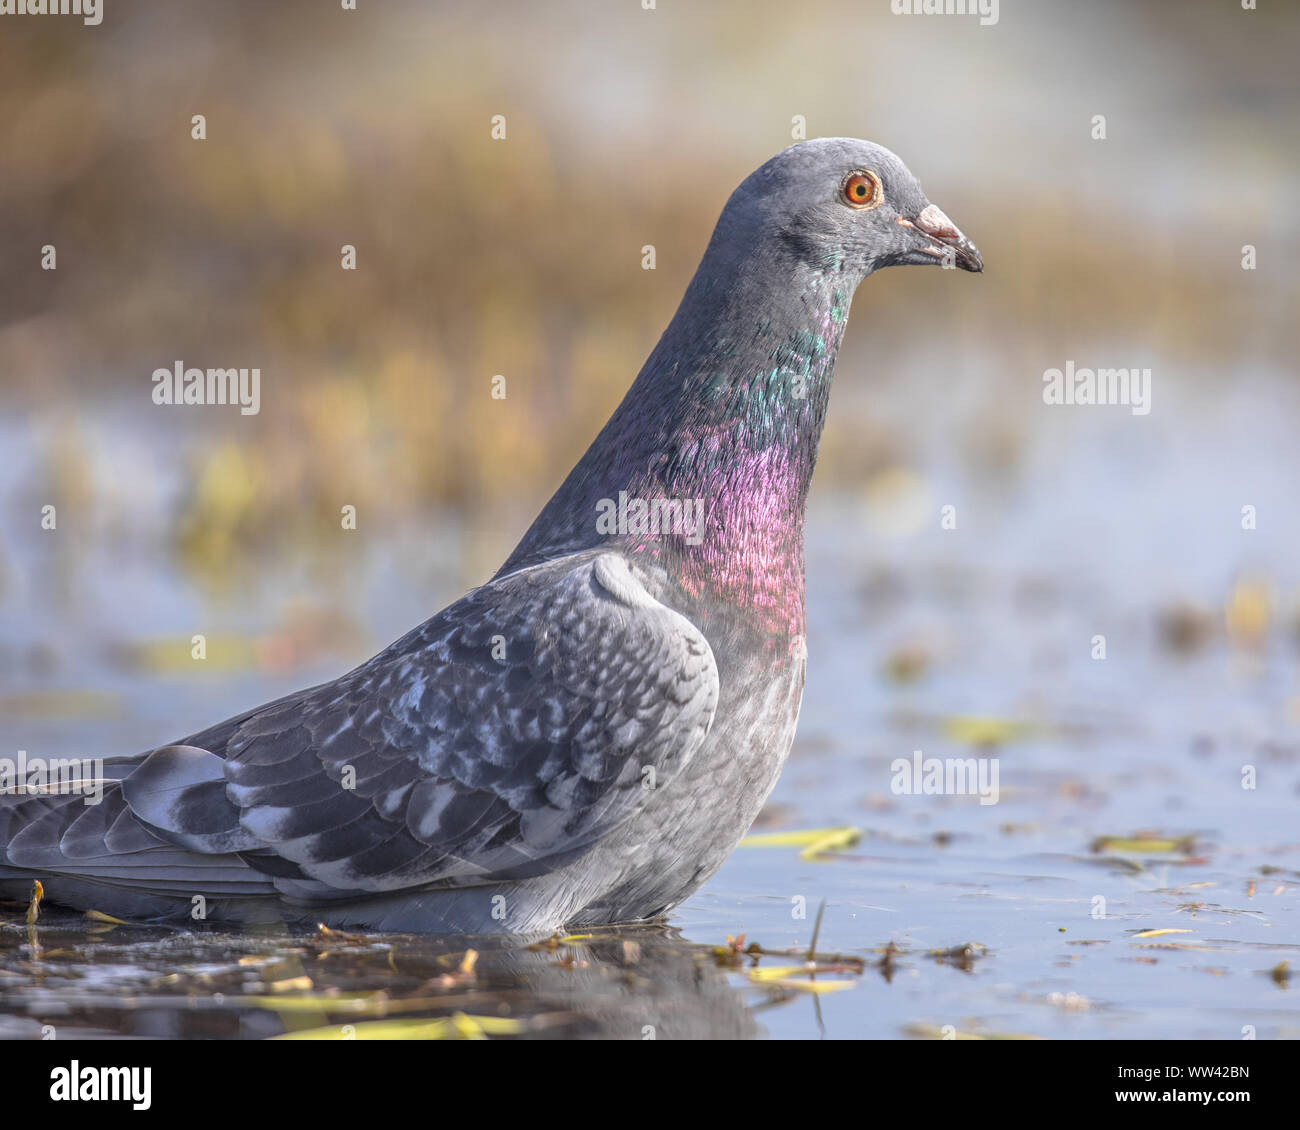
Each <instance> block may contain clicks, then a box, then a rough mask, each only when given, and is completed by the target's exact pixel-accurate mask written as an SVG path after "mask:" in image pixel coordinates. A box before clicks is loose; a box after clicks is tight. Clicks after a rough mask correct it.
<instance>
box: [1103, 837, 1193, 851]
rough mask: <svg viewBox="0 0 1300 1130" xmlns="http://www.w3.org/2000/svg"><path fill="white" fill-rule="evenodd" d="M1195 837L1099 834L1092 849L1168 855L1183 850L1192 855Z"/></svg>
mask: <svg viewBox="0 0 1300 1130" xmlns="http://www.w3.org/2000/svg"><path fill="white" fill-rule="evenodd" d="M1195 842H1196V840H1195V837H1193V836H1179V837H1177V838H1175V837H1159V836H1131V837H1125V836H1098V837H1097V838H1096V839H1095V840H1093V842H1092V850H1093V851H1096V852H1101V851H1127V852H1134V853H1145V854H1152V855H1168V854H1169V853H1171V852H1183V853H1185V854H1187V855H1191V854H1192V851H1193V848H1194V846H1195Z"/></svg>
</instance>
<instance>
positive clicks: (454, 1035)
mask: <svg viewBox="0 0 1300 1130" xmlns="http://www.w3.org/2000/svg"><path fill="white" fill-rule="evenodd" d="M523 1030H524V1025H523V1023H522V1022H521V1021H518V1020H511V1019H509V1018H506V1017H501V1016H470V1015H468V1014H466V1013H463V1012H457V1013H454V1014H453V1015H451V1016H444V1017H440V1018H438V1019H436V1020H368V1021H363V1022H362V1023H360V1024H333V1025H330V1026H329V1027H327V1028H305V1029H303V1030H301V1031H298V1032H285V1033H284V1034H283V1035H280V1036H273V1037H272V1039H275V1040H486V1039H487V1038H488V1037H489V1036H516V1035H518V1034H519V1033H520V1032H522V1031H523Z"/></svg>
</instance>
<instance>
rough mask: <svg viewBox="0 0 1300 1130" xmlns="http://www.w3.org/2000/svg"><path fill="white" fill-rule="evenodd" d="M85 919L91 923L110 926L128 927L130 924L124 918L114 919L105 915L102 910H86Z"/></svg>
mask: <svg viewBox="0 0 1300 1130" xmlns="http://www.w3.org/2000/svg"><path fill="white" fill-rule="evenodd" d="M86 917H87V918H89V919H90V920H91V921H92V922H107V923H109V924H110V925H112V926H129V925H131V923H129V922H128V921H126V919H124V918H114V917H113V916H112V915H111V914H105V913H104V912H103V911H102V910H88V911H86Z"/></svg>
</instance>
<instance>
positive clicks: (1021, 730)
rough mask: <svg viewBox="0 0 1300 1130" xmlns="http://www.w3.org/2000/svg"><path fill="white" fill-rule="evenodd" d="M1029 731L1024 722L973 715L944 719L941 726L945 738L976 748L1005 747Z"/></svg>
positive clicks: (1029, 728)
mask: <svg viewBox="0 0 1300 1130" xmlns="http://www.w3.org/2000/svg"><path fill="white" fill-rule="evenodd" d="M1031 729H1032V728H1031V727H1030V726H1028V725H1026V724H1025V723H1024V722H1013V721H1010V720H1009V719H1006V718H981V717H978V716H975V715H958V716H956V717H953V718H948V719H946V720H945V721H944V724H943V732H944V734H945V735H946V736H947V737H949V738H951V739H952V740H953V741H955V742H961V743H963V744H964V745H971V746H976V747H982V746H995V745H1005V744H1006V743H1007V742H1013V741H1016V740H1018V739H1019V738H1023V737H1025V736H1026V735H1027V734H1029V733H1030V732H1031Z"/></svg>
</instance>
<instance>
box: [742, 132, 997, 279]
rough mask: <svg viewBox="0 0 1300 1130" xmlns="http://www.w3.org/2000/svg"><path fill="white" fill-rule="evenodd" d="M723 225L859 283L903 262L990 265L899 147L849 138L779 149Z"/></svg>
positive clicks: (749, 180)
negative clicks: (903, 157)
mask: <svg viewBox="0 0 1300 1130" xmlns="http://www.w3.org/2000/svg"><path fill="white" fill-rule="evenodd" d="M718 228H719V234H720V235H722V236H723V237H724V238H726V239H728V240H732V241H735V240H740V241H745V242H748V243H749V244H750V246H754V245H762V244H764V243H766V244H768V246H769V247H781V248H784V249H785V250H787V251H788V252H792V253H793V254H794V255H795V256H796V257H797V259H798V260H800V261H802V262H803V263H805V264H806V265H808V266H810V267H812V268H813V269H815V270H818V271H825V272H843V273H844V274H847V275H849V276H851V277H853V279H854V281H855V282H856V281H860V280H861V279H863V278H865V277H866V276H867V275H869V274H871V273H872V272H873V271H876V270H879V269H880V268H881V267H892V266H896V265H898V264H902V263H922V264H925V263H929V264H938V265H941V266H943V265H947V266H949V267H959V268H961V269H962V270H964V271H982V270H983V269H984V261H983V260H982V259H981V258H980V253H979V251H978V250H977V249H976V247H975V245H974V244H973V243H972V242H971V241H970V240H969V239H967V238H966V237H965V236H964V235H963V234H962V233H961V231H960V230H959V229H958V228H957V226H956V225H955V224H954V223H953V222H952V221H951V220H950V219H948V217H947V216H946V215H944V213H943V211H942V210H941V209H940V208H939V207H937V206H936V205H934V204H931V203H930V201H929V200H928V199H926V195H925V193H924V192H922V191H921V185H920V183H919V182H918V181H917V179H916V177H914V176H913V175H912V173H911V172H910V171H909V170H908V168H907V166H906V165H904V164H903V162H902V161H901V160H899V158H898V157H897V156H896V155H895V154H894V153H891V152H890V151H889V150H888V149H886V148H885V147H884V146H883V145H875V144H873V143H872V142H870V141H859V140H858V139H856V138H851V137H825V138H818V139H816V140H814V141H802V142H799V143H798V144H797V145H792V146H790V148H789V149H785V150H783V151H782V152H780V153H778V154H777V155H776V156H775V157H773V158H772V159H771V160H770V161H768V162H767V163H766V164H765V165H763V166H762V167H761V168H759V169H757V170H756V171H755V172H753V173H752V174H750V175H749V176H748V177H746V178H745V180H744V181H743V182H741V184H740V187H739V188H737V189H736V191H735V192H734V193H732V196H731V199H730V200H729V201H728V202H727V206H726V208H725V209H724V210H723V213H722V216H721V218H720V220H719V223H718Z"/></svg>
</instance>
